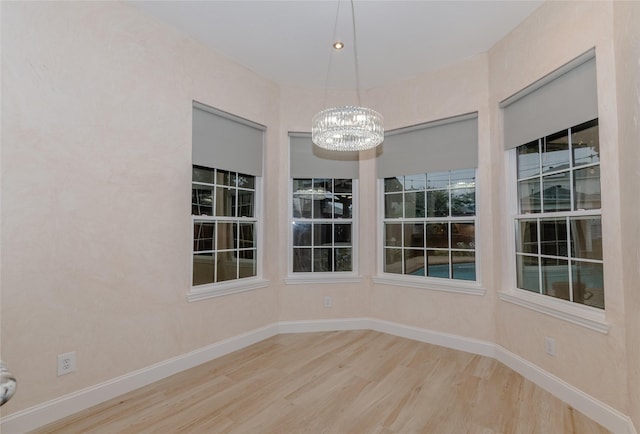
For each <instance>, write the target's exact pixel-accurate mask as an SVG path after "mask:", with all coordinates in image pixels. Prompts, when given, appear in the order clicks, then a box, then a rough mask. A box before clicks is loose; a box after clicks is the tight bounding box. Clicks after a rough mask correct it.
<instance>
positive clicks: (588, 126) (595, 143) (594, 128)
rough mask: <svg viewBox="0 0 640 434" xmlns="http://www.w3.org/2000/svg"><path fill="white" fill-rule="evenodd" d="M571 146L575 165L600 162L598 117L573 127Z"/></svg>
mask: <svg viewBox="0 0 640 434" xmlns="http://www.w3.org/2000/svg"><path fill="white" fill-rule="evenodd" d="M571 147H572V148H573V165H574V166H581V165H583V164H592V163H598V162H600V140H599V137H598V120H597V119H596V120H594V121H590V122H586V123H584V124H582V125H578V126H577V127H573V128H571Z"/></svg>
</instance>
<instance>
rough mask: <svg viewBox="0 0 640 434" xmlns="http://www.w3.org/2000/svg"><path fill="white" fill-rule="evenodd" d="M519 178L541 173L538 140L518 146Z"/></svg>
mask: <svg viewBox="0 0 640 434" xmlns="http://www.w3.org/2000/svg"><path fill="white" fill-rule="evenodd" d="M517 149H518V151H517V152H518V154H517V159H518V179H522V178H529V177H530V176H535V175H539V174H540V145H539V143H538V141H537V140H536V141H535V142H531V143H527V144H526V145H522V146H518V148H517Z"/></svg>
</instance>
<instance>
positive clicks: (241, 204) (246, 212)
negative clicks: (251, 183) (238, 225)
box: [236, 190, 253, 217]
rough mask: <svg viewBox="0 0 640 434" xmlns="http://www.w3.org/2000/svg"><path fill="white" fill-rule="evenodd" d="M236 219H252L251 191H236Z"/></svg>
mask: <svg viewBox="0 0 640 434" xmlns="http://www.w3.org/2000/svg"><path fill="white" fill-rule="evenodd" d="M236 215H237V216H238V217H253V191H248V190H238V211H237V214H236Z"/></svg>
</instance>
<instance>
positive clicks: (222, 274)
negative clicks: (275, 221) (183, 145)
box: [191, 166, 257, 286]
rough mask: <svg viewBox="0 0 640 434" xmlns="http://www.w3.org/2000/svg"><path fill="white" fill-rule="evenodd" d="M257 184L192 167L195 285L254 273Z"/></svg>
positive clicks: (242, 177) (246, 177)
mask: <svg viewBox="0 0 640 434" xmlns="http://www.w3.org/2000/svg"><path fill="white" fill-rule="evenodd" d="M255 182H256V181H255V177H254V176H251V175H244V174H241V173H236V172H229V171H226V170H216V169H210V168H207V167H201V166H193V186H192V194H191V197H192V199H191V202H192V203H191V214H192V217H193V286H198V285H209V284H215V283H219V282H224V281H227V280H237V279H243V278H247V277H254V276H256V269H257V267H256V258H257V243H256V232H257V231H256V225H257V220H256V217H255V213H254V208H255V206H254V203H255V193H256V191H255Z"/></svg>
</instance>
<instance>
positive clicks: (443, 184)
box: [427, 172, 449, 189]
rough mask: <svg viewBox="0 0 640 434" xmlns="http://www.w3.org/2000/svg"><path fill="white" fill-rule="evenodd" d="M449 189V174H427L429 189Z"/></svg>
mask: <svg viewBox="0 0 640 434" xmlns="http://www.w3.org/2000/svg"><path fill="white" fill-rule="evenodd" d="M448 187H449V172H434V173H427V188H428V189H435V188H448Z"/></svg>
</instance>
